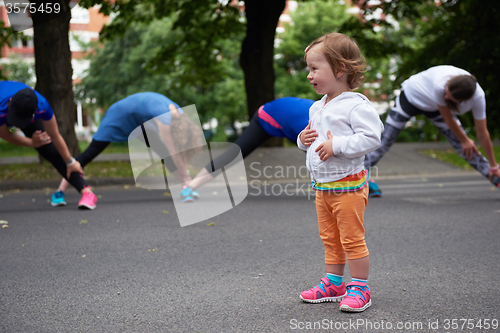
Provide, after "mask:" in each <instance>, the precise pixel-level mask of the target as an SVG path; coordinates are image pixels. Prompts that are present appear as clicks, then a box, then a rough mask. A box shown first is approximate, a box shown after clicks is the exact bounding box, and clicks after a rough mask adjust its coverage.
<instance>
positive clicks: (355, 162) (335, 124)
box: [297, 92, 384, 183]
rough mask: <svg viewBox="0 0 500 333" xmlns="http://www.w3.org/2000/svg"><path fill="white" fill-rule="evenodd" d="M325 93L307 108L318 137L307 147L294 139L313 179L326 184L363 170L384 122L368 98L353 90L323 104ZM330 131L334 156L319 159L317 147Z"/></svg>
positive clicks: (376, 142) (378, 138)
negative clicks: (366, 156) (367, 155)
mask: <svg viewBox="0 0 500 333" xmlns="http://www.w3.org/2000/svg"><path fill="white" fill-rule="evenodd" d="M325 102H326V95H325V96H323V98H321V100H319V101H317V102H315V103H314V104H313V105H312V106H311V108H310V109H309V120H311V129H315V130H316V133H317V134H318V137H316V140H315V141H314V142H313V143H312V144H311V145H310V146H309V147H307V146H305V145H303V144H302V142H301V141H300V135H299V136H298V138H297V145H298V147H299V148H300V149H302V150H306V151H307V154H306V166H307V169H308V170H309V172H310V174H311V179H312V181H313V182H317V183H328V182H334V181H337V180H340V179H342V178H344V177H347V176H349V175H353V174H357V173H359V172H361V171H362V170H363V169H364V165H363V161H364V159H365V155H366V154H368V153H370V152H372V151H374V150H376V149H377V148H378V146H379V145H380V136H381V133H382V131H383V130H384V125H383V124H382V121H380V117H379V115H378V113H377V111H376V110H375V108H374V107H373V106H372V104H371V103H370V101H369V100H368V98H366V97H365V96H364V95H362V94H359V93H355V92H344V93H342V94H340V95H339V96H337V97H335V98H334V99H332V100H331V101H330V102H328V103H327V104H326V105H325ZM328 131H330V133H331V134H332V136H333V138H332V149H333V156H332V157H330V158H329V159H328V160H326V161H325V162H323V161H321V159H320V158H319V155H318V153H317V152H315V150H316V148H317V147H318V146H319V145H320V144H322V143H323V142H325V141H327V140H328V137H327V135H326V133H327V132H328Z"/></svg>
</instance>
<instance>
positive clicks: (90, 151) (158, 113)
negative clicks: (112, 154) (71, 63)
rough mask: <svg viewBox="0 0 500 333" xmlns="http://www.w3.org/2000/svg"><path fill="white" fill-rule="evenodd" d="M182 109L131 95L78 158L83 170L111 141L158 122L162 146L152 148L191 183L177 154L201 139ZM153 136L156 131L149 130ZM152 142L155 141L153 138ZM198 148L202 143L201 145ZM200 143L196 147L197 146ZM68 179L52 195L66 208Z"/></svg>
mask: <svg viewBox="0 0 500 333" xmlns="http://www.w3.org/2000/svg"><path fill="white" fill-rule="evenodd" d="M179 110H181V108H180V107H179V105H177V104H176V103H174V102H172V101H171V100H170V99H169V98H167V97H165V96H163V95H161V94H158V93H155V92H141V93H136V94H133V95H130V96H128V97H126V98H124V99H122V100H120V101H118V102H116V103H114V104H113V105H111V107H110V108H109V109H108V110H107V111H106V114H105V115H104V118H103V119H102V121H101V123H100V125H99V128H98V129H97V132H96V133H95V134H94V136H93V137H92V141H91V143H90V145H89V146H88V147H87V149H86V150H85V151H84V152H83V153H81V154H80V155H78V156H77V157H76V159H77V160H78V161H79V162H80V164H81V166H82V168H83V167H85V166H86V165H87V164H88V163H90V162H91V161H92V160H93V159H94V158H95V157H96V156H97V155H99V154H100V153H101V152H102V151H103V150H104V149H105V148H106V147H107V146H108V145H109V144H110V143H111V142H126V141H128V139H129V135H130V134H131V133H132V131H133V130H134V129H136V128H137V127H138V126H141V125H143V124H144V123H146V122H148V121H149V120H151V119H154V125H155V126H157V131H156V132H158V133H159V136H160V137H159V139H160V140H155V141H157V142H158V143H160V142H163V145H162V144H154V145H151V148H152V149H153V150H154V151H155V152H156V153H157V154H158V155H159V156H160V157H161V158H162V159H163V162H164V165H165V167H166V168H167V169H168V170H169V171H170V172H171V173H172V174H173V175H174V176H175V177H176V178H177V179H178V180H179V181H180V182H182V183H183V184H187V183H188V182H189V181H190V180H191V177H190V176H189V174H188V173H187V168H186V164H187V159H186V158H185V155H183V154H177V153H174V152H178V151H183V149H182V146H187V145H188V144H190V143H188V142H186V140H199V139H200V138H198V137H197V136H196V135H188V133H193V132H195V130H194V129H193V127H194V126H196V125H195V124H194V123H193V122H191V120H189V118H188V117H187V116H186V115H184V114H183V113H182V111H179ZM148 132H149V133H151V132H152V131H148ZM149 139H151V138H149ZM197 145H198V146H201V145H202V142H201V141H200V142H198V144H197ZM197 145H196V144H195V145H194V146H197ZM68 185H69V184H68V182H67V181H66V180H65V179H62V180H61V183H60V184H59V187H58V189H57V191H56V192H55V193H54V194H53V195H52V205H53V206H59V205H65V204H66V202H65V201H64V192H65V191H66V188H67V187H68Z"/></svg>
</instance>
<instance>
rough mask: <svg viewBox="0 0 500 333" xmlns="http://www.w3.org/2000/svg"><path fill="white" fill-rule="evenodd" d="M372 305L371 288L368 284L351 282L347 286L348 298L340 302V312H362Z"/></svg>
mask: <svg viewBox="0 0 500 333" xmlns="http://www.w3.org/2000/svg"><path fill="white" fill-rule="evenodd" d="M371 305H372V300H371V294H370V288H369V287H368V285H367V284H366V283H362V282H351V283H348V284H347V296H346V297H345V298H344V300H343V301H342V302H340V310H342V311H347V312H362V311H365V310H366V309H368V308H369V307H370V306H371Z"/></svg>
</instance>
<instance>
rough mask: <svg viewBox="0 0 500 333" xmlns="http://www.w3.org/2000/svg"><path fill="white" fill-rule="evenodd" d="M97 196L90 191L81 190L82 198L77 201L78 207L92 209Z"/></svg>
mask: <svg viewBox="0 0 500 333" xmlns="http://www.w3.org/2000/svg"><path fill="white" fill-rule="evenodd" d="M96 202H97V197H96V196H95V194H94V193H93V192H92V191H88V192H83V194H82V198H81V199H80V201H79V202H78V208H79V209H90V210H93V209H94V208H95V206H96Z"/></svg>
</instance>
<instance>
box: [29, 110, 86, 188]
mask: <svg viewBox="0 0 500 333" xmlns="http://www.w3.org/2000/svg"><path fill="white" fill-rule="evenodd" d="M38 130H40V131H42V132H44V131H45V129H44V128H43V123H42V121H41V120H40V119H36V120H35V121H34V122H33V123H31V124H29V125H28V127H26V128H24V129H23V130H22V131H23V133H24V135H25V136H26V137H28V138H31V137H32V136H33V133H35V131H38ZM35 149H36V150H37V151H38V152H39V153H40V155H42V157H43V158H44V159H46V160H47V161H49V162H50V163H51V164H52V165H53V166H54V168H56V170H57V172H59V174H61V176H63V177H64V179H66V180H67V181H68V182H69V183H70V184H71V185H72V186H73V187H74V188H76V190H77V191H78V192H81V190H82V189H83V188H84V187H86V186H87V182H85V179H84V178H83V175H82V174H80V173H78V172H72V173H71V175H70V178H69V179H68V178H67V176H66V172H67V169H66V163H64V160H63V158H62V157H61V154H59V152H58V151H57V148H56V146H55V145H54V143H52V142H51V143H49V144H46V145H44V146H41V147H39V148H35Z"/></svg>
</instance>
